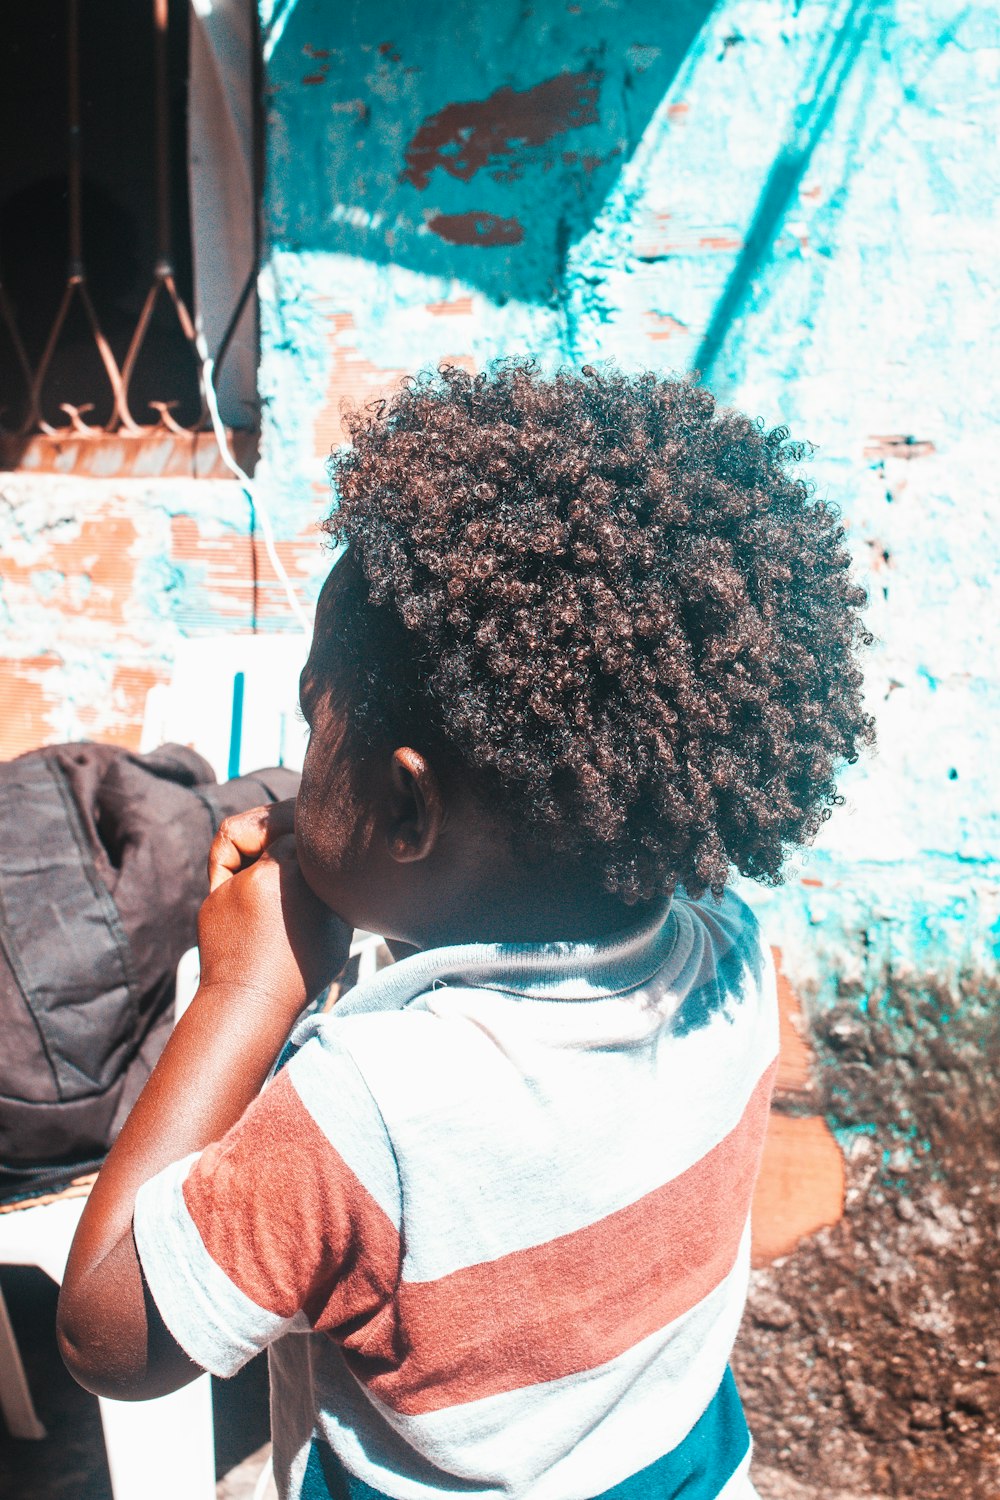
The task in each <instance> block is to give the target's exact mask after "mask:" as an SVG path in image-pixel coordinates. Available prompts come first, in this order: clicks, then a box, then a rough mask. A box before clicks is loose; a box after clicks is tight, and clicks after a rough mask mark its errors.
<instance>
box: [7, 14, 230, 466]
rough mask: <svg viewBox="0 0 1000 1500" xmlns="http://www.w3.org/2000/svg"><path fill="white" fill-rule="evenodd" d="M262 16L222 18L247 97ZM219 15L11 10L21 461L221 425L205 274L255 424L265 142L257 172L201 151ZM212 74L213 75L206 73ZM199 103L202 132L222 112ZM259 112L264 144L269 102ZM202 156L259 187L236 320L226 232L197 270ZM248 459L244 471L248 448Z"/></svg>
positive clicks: (13, 420)
mask: <svg viewBox="0 0 1000 1500" xmlns="http://www.w3.org/2000/svg"><path fill="white" fill-rule="evenodd" d="M211 10H212V7H211V6H209V7H208V12H211ZM252 10H253V7H252V6H251V5H250V4H249V0H244V3H243V4H242V5H240V4H236V3H233V0H228V3H227V4H225V5H221V6H218V7H217V12H216V14H215V16H214V17H210V21H211V23H214V25H215V28H216V32H217V33H219V32H220V28H221V30H222V36H223V43H224V45H228V46H229V53H230V55H229V58H228V62H229V73H230V75H232V73H233V64H234V59H235V64H236V66H237V68H238V67H239V66H240V65H241V64H242V63H243V62H245V65H246V72H247V75H248V76H247V79H246V84H247V90H248V94H253V93H254V92H255V91H254V84H255V83H256V79H255V78H253V79H251V77H250V76H249V75H250V74H251V73H252V72H253V71H254V69H255V67H256V61H255V60H256V55H257V47H256V35H255V32H254V31H253V22H252V20H251V12H252ZM203 11H205V7H204V6H201V7H198V8H197V9H196V11H195V13H194V14H192V13H191V11H190V10H189V5H188V0H139V3H136V0H102V3H101V4H100V5H93V4H90V5H88V4H81V0H35V4H33V5H31V6H18V7H14V9H13V10H12V11H11V13H10V14H9V15H7V16H5V33H6V35H5V44H4V47H3V49H0V142H2V145H0V150H2V151H3V159H2V166H0V443H2V446H3V454H2V457H3V460H4V461H5V462H7V463H8V464H9V463H10V462H12V461H16V459H17V456H18V454H19V453H20V452H22V451H23V450H24V448H25V446H26V444H28V443H29V442H30V441H31V440H32V439H33V438H35V437H36V436H37V435H39V434H41V435H44V436H45V437H46V438H48V439H61V440H67V439H72V440H79V439H95V438H97V439H99V438H102V437H105V436H108V435H114V436H115V437H117V438H127V439H133V438H141V437H149V436H154V437H158V438H160V439H162V438H163V437H164V436H165V435H166V434H172V435H174V436H175V437H181V436H184V437H188V436H189V435H192V434H199V433H202V432H207V431H208V430H209V427H210V424H209V420H208V411H207V406H206V402H205V397H204V391H203V389H202V383H201V368H200V361H199V358H198V351H197V348H196V330H195V318H194V307H195V291H196V284H200V283H201V281H202V280H204V282H205V290H206V294H207V293H208V292H209V290H210V291H211V295H212V298H213V306H212V318H209V319H206V325H207V328H206V331H207V333H208V336H209V344H210V349H211V352H212V354H213V357H214V359H215V365H216V370H217V371H218V372H219V373H218V381H219V382H225V380H226V373H227V372H226V368H225V361H226V356H227V354H228V353H229V350H230V346H231V343H232V341H233V337H234V334H235V333H237V331H239V339H240V343H241V360H240V363H241V366H242V368H243V375H242V377H241V378H242V382H243V384H242V388H240V389H234V388H233V381H232V379H230V381H229V386H230V390H229V394H228V397H227V398H224V403H223V406H224V411H225V416H226V420H227V423H228V424H229V426H230V427H231V428H234V429H235V428H242V429H244V430H246V431H249V432H251V433H252V432H253V431H254V430H255V428H256V425H257V410H256V401H255V396H254V392H253V389H252V381H253V365H254V364H255V358H253V357H251V359H250V360H249V365H248V361H247V359H246V353H247V351H246V343H247V336H248V335H247V329H248V327H249V328H250V338H251V339H252V342H253V344H254V346H255V344H256V323H255V307H254V306H253V305H252V304H253V301H254V291H255V286H256V268H257V240H256V223H257V212H256V209H257V185H258V178H259V173H258V170H257V162H258V159H259V152H258V151H257V149H256V141H254V142H253V143H252V145H251V147H250V150H249V152H248V155H249V157H250V165H249V167H246V165H245V164H241V165H242V166H243V167H244V170H243V174H242V177H241V176H240V173H239V172H235V173H227V172H226V170H225V167H226V164H225V163H223V164H221V165H220V161H219V147H218V146H217V145H216V144H215V143H214V142H213V141H211V140H208V139H205V140H203V141H199V140H198V139H192V140H191V141H190V142H189V139H188V132H189V78H190V76H191V64H192V60H193V58H199V59H203V57H204V54H205V48H206V46H211V45H212V39H211V25H210V24H206V23H205V22H204V21H203V20H202V19H200V14H199V13H200V12H203ZM227 11H228V12H229V14H228V15H227V14H225V12H227ZM195 27H196V28H198V31H197V35H195V36H192V34H191V29H192V28H195ZM234 27H235V32H236V33H237V36H236V41H235V42H233V41H232V34H233V31H234ZM225 28H228V31H226V29H225ZM206 36H207V37H208V40H207V41H206ZM217 42H218V35H217V36H216V43H217ZM241 42H242V44H243V45H242V50H241ZM192 43H195V44H196V50H195V51H194V52H193V49H192ZM211 72H212V70H211V69H205V68H204V67H201V68H200V72H199V76H200V77H201V78H205V77H206V76H208V74H209V73H211ZM196 102H197V104H198V108H197V109H196V110H195V111H194V113H193V118H194V121H195V123H196V127H197V128H201V129H203V130H205V131H206V132H207V133H210V132H209V127H210V126H212V125H213V124H214V123H215V122H216V121H217V120H218V118H219V115H218V108H217V101H209V106H208V107H206V101H205V98H204V97H203V96H201V95H199V97H198V99H197V101H196ZM213 111H214V113H213ZM245 115H246V119H247V121H250V122H251V127H252V128H254V133H255V134H257V132H256V129H255V127H256V108H255V100H254V99H253V98H251V99H250V103H249V107H248V108H247V109H246V111H245ZM236 148H237V149H238V148H239V142H238V141H237V142H236ZM199 160H200V161H203V162H204V163H206V164H207V166H206V170H207V171H208V172H209V173H214V174H215V177H216V178H218V177H219V176H220V175H223V174H224V175H226V176H227V177H231V178H233V179H234V180H237V181H245V182H246V197H247V200H248V201H246V202H245V203H243V202H239V203H236V202H234V200H232V199H230V201H229V202H227V205H226V211H227V212H229V213H233V212H234V211H239V210H242V212H241V213H240V214H239V217H240V229H241V232H242V234H243V238H244V240H245V241H246V256H245V261H246V265H245V267H244V266H243V265H241V266H240V275H241V276H242V277H243V280H242V285H241V286H237V287H235V288H227V291H228V292H229V296H228V297H227V299H226V301H227V303H229V304H230V305H231V307H232V310H231V312H230V314H229V316H228V319H227V321H226V322H225V323H224V324H222V325H220V321H219V314H218V308H217V305H216V303H217V300H218V299H217V292H218V287H219V285H220V283H219V275H220V271H219V267H218V264H217V262H218V255H217V248H218V242H219V233H220V230H219V226H218V225H214V226H212V234H211V235H208V234H207V233H206V235H205V236H204V243H205V244H206V245H207V246H208V252H206V254H205V255H204V256H203V259H202V263H201V265H196V255H195V248H196V242H197V236H196V235H195V236H194V237H193V234H192V230H193V228H194V229H197V225H194V226H193V225H192V196H194V199H195V201H196V203H197V205H198V206H199V210H200V211H202V213H203V212H204V211H203V210H202V209H201V205H202V204H203V203H204V202H205V201H206V199H207V197H208V195H207V194H206V191H205V186H204V184H203V183H202V184H199V183H198V181H197V179H196V183H195V186H196V189H197V191H196V192H195V194H194V195H192V193H191V191H190V183H189V167H190V170H191V171H192V172H197V171H198V163H199ZM216 207H217V206H216ZM203 227H205V228H206V229H207V226H203ZM223 232H224V226H223ZM213 236H214V238H213ZM193 238H194V243H193ZM196 273H197V274H196ZM254 354H255V348H254ZM248 367H249V371H250V373H249V376H248V375H247V373H246V371H247V368H248ZM248 382H249V384H250V386H251V388H250V389H248V388H247V386H248ZM206 441H209V439H206ZM242 452H243V455H244V462H246V458H247V457H248V456H249V455H248V453H247V447H246V445H244V446H243V449H242Z"/></svg>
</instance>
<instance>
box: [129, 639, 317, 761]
mask: <svg viewBox="0 0 1000 1500" xmlns="http://www.w3.org/2000/svg"><path fill="white" fill-rule="evenodd" d="M308 654H309V641H308V639H307V637H306V636H304V635H303V634H302V633H301V632H300V631H295V632H294V633H293V632H289V633H288V634H282V635H227V636H213V637H203V638H201V639H198V640H188V641H182V642H181V643H180V645H179V647H178V649H177V655H176V659H175V661H174V669H173V676H172V679H171V681H170V682H169V683H160V684H157V685H156V686H155V687H153V688H151V689H150V691H149V693H148V695H147V698H146V712H145V717H144V720H143V729H142V742H141V748H142V749H144V750H147V749H148V750H152V749H154V748H155V747H156V746H157V745H163V744H167V743H168V742H169V743H174V744H180V745H191V746H192V747H193V748H194V749H196V750H197V751H198V753H199V754H200V755H203V756H204V757H205V759H206V760H207V761H208V763H209V765H211V767H212V769H213V770H214V771H215V774H216V776H217V777H218V778H219V780H220V781H225V780H228V779H229V778H230V777H233V776H239V775H240V774H241V771H242V770H243V768H244V767H248V766H289V767H290V768H291V769H293V770H297V771H300V770H301V769H302V758H303V756H304V755H305V748H306V744H307V742H308V738H309V731H308V728H307V727H306V725H305V723H304V721H303V720H302V717H301V715H300V713H299V711H298V706H299V673H300V672H301V671H302V668H303V667H304V666H305V661H306V657H307V656H308Z"/></svg>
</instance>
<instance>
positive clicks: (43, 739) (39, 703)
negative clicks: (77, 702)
mask: <svg viewBox="0 0 1000 1500" xmlns="http://www.w3.org/2000/svg"><path fill="white" fill-rule="evenodd" d="M59 665H60V661H59V658H58V657H57V656H28V657H22V658H21V659H19V660H10V659H8V660H3V659H0V760H12V759H13V757H14V756H15V755H23V754H24V753H25V751H26V750H36V749H37V748H38V747H39V745H47V744H50V743H51V742H52V738H53V732H52V723H51V720H50V719H49V706H50V702H51V699H50V697H49V695H48V694H47V693H46V691H45V676H46V673H48V672H49V671H51V669H52V668H53V667H56V666H59Z"/></svg>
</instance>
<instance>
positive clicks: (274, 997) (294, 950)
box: [198, 803, 351, 1025]
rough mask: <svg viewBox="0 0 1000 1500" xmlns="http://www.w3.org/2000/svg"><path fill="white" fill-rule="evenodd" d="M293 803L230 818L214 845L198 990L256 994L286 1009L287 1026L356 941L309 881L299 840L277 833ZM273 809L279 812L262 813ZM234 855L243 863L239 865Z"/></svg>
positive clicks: (200, 941)
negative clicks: (297, 846) (299, 857)
mask: <svg viewBox="0 0 1000 1500" xmlns="http://www.w3.org/2000/svg"><path fill="white" fill-rule="evenodd" d="M290 806H291V804H289V803H277V804H276V805H275V808H273V809H267V808H258V809H255V811H254V812H252V813H247V814H244V815H243V817H242V818H237V819H228V820H227V824H226V825H223V826H224V827H227V826H228V833H227V835H226V840H225V841H223V842H220V840H222V832H221V830H220V834H219V835H218V836H217V838H216V842H215V844H213V846H212V856H210V862H209V869H210V877H211V876H212V871H213V861H214V878H213V883H212V892H211V894H210V895H209V897H208V900H207V901H205V902H204V904H203V905H202V908H201V912H200V914H199V917H198V947H199V949H200V951H201V984H200V988H201V989H203V990H204V989H215V988H225V989H232V988H234V987H238V988H239V989H240V990H242V991H244V992H247V993H248V994H249V993H253V994H254V995H257V996H260V998H261V999H262V1000H263V1001H264V1002H265V1003H266V1004H267V1005H268V1006H269V1007H270V1006H274V1007H278V1008H281V1009H282V1010H283V1011H284V1012H285V1014H286V1015H287V1018H288V1023H289V1025H291V1022H292V1021H293V1020H294V1019H295V1017H296V1016H297V1015H298V1013H299V1011H300V1010H302V1008H303V1006H305V1005H306V1004H307V1003H308V1002H309V1001H310V1000H312V999H315V997H316V996H317V995H318V994H320V992H321V991H322V990H323V989H325V988H326V986H327V985H328V984H329V983H330V982H331V981H332V980H333V979H335V978H336V976H337V975H338V974H339V973H340V971H341V969H342V968H343V967H344V964H345V963H346V962H347V957H348V952H349V949H350V944H351V929H350V927H348V925H347V923H346V922H343V921H342V920H341V918H340V917H338V916H335V915H334V913H333V912H332V911H330V909H329V907H326V906H324V905H323V903H322V902H321V901H320V900H319V899H318V897H316V896H314V895H313V893H312V891H311V890H310V889H309V887H308V885H307V884H306V882H305V880H304V878H303V876H302V872H301V870H300V869H299V863H298V860H297V858H296V855H295V839H294V837H293V836H292V835H291V834H290V833H289V832H285V833H281V834H276V832H275V829H276V826H280V820H281V819H282V817H283V816H284V814H283V812H282V810H283V809H285V808H289V807H290ZM268 812H273V813H274V814H275V817H273V818H271V819H267V818H265V817H263V816H262V815H263V814H265V813H268ZM234 825H241V826H240V827H236V828H234ZM237 839H238V840H239V842H236V840H237ZM230 851H235V854H233V853H231V852H230ZM250 851H252V855H251V853H250ZM235 857H239V858H240V859H241V861H242V865H241V866H238V867H237V868H236V869H234V868H233V863H235ZM251 857H252V861H253V862H252V863H248V862H247V861H248V860H249V859H250V858H251Z"/></svg>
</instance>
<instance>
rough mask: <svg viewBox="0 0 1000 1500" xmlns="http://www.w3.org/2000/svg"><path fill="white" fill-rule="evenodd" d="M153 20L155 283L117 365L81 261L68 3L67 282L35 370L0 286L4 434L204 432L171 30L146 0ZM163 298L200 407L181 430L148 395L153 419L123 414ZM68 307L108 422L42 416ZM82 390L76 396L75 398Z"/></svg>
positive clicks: (73, 16)
mask: <svg viewBox="0 0 1000 1500" xmlns="http://www.w3.org/2000/svg"><path fill="white" fill-rule="evenodd" d="M152 23H153V79H154V92H153V110H154V141H155V148H154V157H153V169H154V186H155V251H156V253H155V261H154V265H153V273H152V280H151V283H150V285H149V288H148V290H147V292H146V295H145V298H144V300H143V303H142V307H141V310H140V312H139V316H138V319H137V321H136V325H135V328H134V331H133V333H132V336H131V339H130V341H129V344H128V347H127V350H126V352H125V357H124V359H122V360H121V362H120V363H119V360H118V359H116V357H115V354H114V351H113V349H112V346H111V343H110V341H109V340H108V338H107V337H106V336H105V332H104V329H103V328H102V325H101V320H100V317H99V316H98V311H97V308H96V307H95V305H94V301H93V298H92V297H91V293H90V289H89V286H88V279H87V257H86V246H85V243H84V223H83V160H84V139H83V125H82V116H81V97H80V0H66V41H67V47H66V52H67V70H66V100H67V123H68V130H67V142H66V147H67V155H66V163H67V181H68V191H67V200H66V201H67V217H68V250H69V253H68V261H67V268H66V283H65V286H64V288H63V292H62V297H61V300H60V302H59V307H58V311H57V312H56V315H55V318H54V321H53V322H52V325H51V328H50V331H49V334H48V337H47V339H46V341H45V345H44V348H43V350H42V353H41V356H40V358H39V360H38V362H37V364H36V365H35V366H34V368H32V361H31V359H30V357H29V354H28V350H27V348H26V346H25V342H24V340H23V338H22V336H21V332H20V330H19V327H18V320H17V315H16V311H15V307H14V305H13V303H12V300H11V298H10V297H9V295H8V293H7V290H6V288H5V287H4V284H3V281H2V279H0V325H2V326H3V328H4V330H5V332H6V334H7V337H8V340H9V344H10V348H11V351H12V354H13V358H14V360H15V362H16V365H17V367H18V368H19V370H20V372H21V375H22V376H23V379H24V388H25V395H26V398H27V399H26V405H25V411H24V416H23V419H22V420H21V421H20V423H18V424H16V425H15V426H14V428H13V429H10V428H8V427H7V426H6V424H5V422H4V412H3V409H2V408H0V435H4V436H7V437H18V438H23V437H30V436H31V435H32V434H33V433H44V434H46V435H47V436H49V437H56V438H67V437H95V436H100V435H102V434H109V433H117V434H119V435H129V436H133V437H139V436H148V435H151V434H155V433H158V432H159V433H162V432H164V431H167V432H172V433H176V434H185V433H195V432H200V431H205V430H207V429H209V428H210V426H211V423H210V420H209V413H208V405H207V402H206V398H205V385H204V373H203V368H202V361H201V358H200V355H199V351H198V343H197V330H196V328H195V323H194V319H193V318H192V315H191V311H190V309H189V308H188V305H187V303H186V301H185V300H184V297H183V296H182V295H181V292H180V290H179V289H178V285H177V279H176V272H175V266H174V256H173V214H172V203H171V143H170V134H171V131H170V101H169V77H168V51H167V48H168V29H169V0H152ZM255 282H256V265H254V267H253V268H252V269H251V272H250V275H249V276H248V277H247V280H246V282H245V284H244V286H243V288H242V291H241V293H240V296H239V298H238V299H237V302H236V305H235V307H234V309H233V312H232V316H231V317H230V319H229V322H228V324H227V326H226V329H225V332H224V334H223V337H222V339H221V341H220V344H219V347H218V350H217V351H216V353H215V369H216V371H218V369H219V367H220V366H221V365H222V362H223V361H224V359H225V357H226V352H227V350H228V348H229V345H230V342H231V340H232V337H233V334H234V333H235V331H236V328H237V327H238V325H239V323H240V320H241V318H242V316H243V313H244V311H245V309H246V306H247V302H248V301H249V299H250V297H251V296H252V294H253V289H254V285H255ZM163 300H165V301H166V303H167V305H168V307H169V309H170V310H172V313H173V315H174V317H175V319H176V323H177V326H178V328H179V329H180V332H181V334H182V336H183V340H184V343H185V346H186V348H187V350H188V352H189V354H190V357H191V361H192V365H193V373H194V375H195V376H196V379H197V388H198V391H199V393H200V397H201V409H200V412H199V414H198V417H197V419H196V420H195V421H194V422H192V423H190V424H188V425H185V424H183V423H182V422H180V421H178V420H177V418H176V417H175V416H174V408H175V407H177V406H178V404H179V401H178V400H177V399H172V398H171V395H170V393H169V392H166V393H165V396H166V399H160V400H154V399H150V398H149V397H147V398H146V405H147V406H148V407H149V408H150V409H151V410H153V411H155V412H156V413H157V419H156V420H155V421H153V422H143V421H140V420H137V418H136V416H135V414H134V413H133V411H132V409H131V407H130V394H131V385H132V380H133V376H134V373H135V369H136V363H137V361H138V359H139V356H140V354H141V352H142V350H143V347H144V345H145V343H146V339H147V335H148V333H149V329H150V325H151V323H152V320H153V316H154V313H155V311H156V308H157V304H158V303H159V302H161V301H163ZM74 303H77V304H79V307H80V308H81V309H82V312H83V314H84V317H85V319H86V325H87V327H88V328H89V331H90V336H91V338H92V339H93V343H94V347H95V349H96V351H97V354H98V355H99V357H100V361H101V365H102V366H103V368H104V372H105V374H106V376H107V379H108V383H109V385H110V389H111V394H112V397H113V404H112V407H111V414H110V416H109V417H108V419H107V421H106V422H103V423H93V422H88V421H87V420H86V414H87V413H88V412H90V411H92V410H93V409H94V403H93V402H87V401H85V400H82V399H81V400H78V401H76V402H70V401H62V402H60V403H59V409H60V410H61V411H63V412H65V414H66V416H67V418H68V422H67V424H66V425H65V426H63V427H59V426H57V425H55V424H54V423H53V422H52V421H50V420H48V419H47V418H46V415H45V411H44V409H43V399H44V392H45V383H46V377H47V376H48V375H49V372H50V369H51V367H52V362H53V358H54V356H55V354H56V352H57V350H58V348H59V344H60V338H61V336H62V335H63V333H64V331H65V330H66V327H67V320H68V318H69V315H70V312H71V310H72V308H73V305H74ZM85 394H86V393H84V392H81V396H84V395H85Z"/></svg>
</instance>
